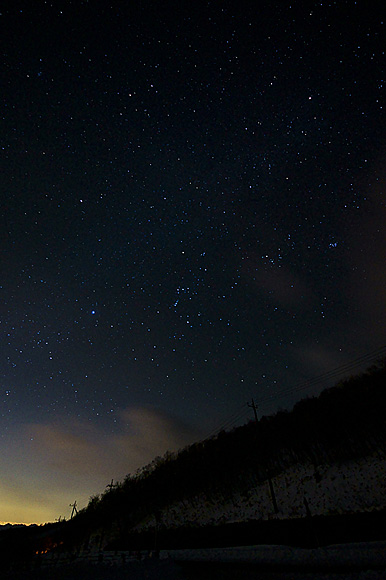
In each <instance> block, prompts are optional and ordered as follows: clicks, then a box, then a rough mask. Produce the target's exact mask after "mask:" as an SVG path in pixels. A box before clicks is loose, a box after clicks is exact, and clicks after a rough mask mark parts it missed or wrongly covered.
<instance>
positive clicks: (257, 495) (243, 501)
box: [136, 455, 386, 531]
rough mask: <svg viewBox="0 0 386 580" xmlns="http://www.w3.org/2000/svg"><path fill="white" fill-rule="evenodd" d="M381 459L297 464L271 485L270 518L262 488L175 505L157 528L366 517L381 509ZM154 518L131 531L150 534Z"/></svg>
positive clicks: (385, 485) (384, 490) (384, 469)
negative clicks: (347, 515)
mask: <svg viewBox="0 0 386 580" xmlns="http://www.w3.org/2000/svg"><path fill="white" fill-rule="evenodd" d="M385 473H386V458H385V457H380V456H376V455H371V456H368V457H365V458H361V459H357V460H353V461H347V462H344V463H335V464H332V465H318V466H317V467H315V466H313V465H304V464H297V465H294V466H291V467H290V468H288V469H286V470H285V471H283V472H282V473H281V474H280V475H278V476H276V477H274V478H273V479H272V485H273V488H274V491H275V496H276V502H277V506H278V510H279V511H278V513H277V514H274V509H273V503H272V497H271V493H270V488H269V485H268V482H263V483H261V484H260V485H258V486H256V487H254V488H251V489H248V490H245V491H244V492H243V493H240V492H238V493H234V494H233V497H232V498H230V499H229V500H227V501H224V499H223V498H222V497H221V498H220V497H219V498H213V497H211V498H208V497H206V496H205V495H204V494H202V495H200V496H196V497H194V498H190V499H189V500H186V501H184V502H176V503H175V504H172V505H170V506H168V507H167V508H165V509H164V510H163V511H162V513H161V518H160V520H161V522H162V526H164V527H166V528H176V527H179V526H182V525H188V524H191V525H195V526H204V525H217V524H223V523H231V522H243V521H248V520H251V519H252V520H254V519H262V520H267V519H271V518H272V517H275V518H281V519H283V518H294V517H302V516H305V515H306V511H305V509H306V508H305V503H304V500H305V499H306V501H307V504H308V506H309V509H310V512H311V514H312V515H333V514H342V513H352V512H367V511H372V510H379V509H381V508H383V507H386V480H385ZM154 526H155V520H154V518H149V519H148V520H147V521H144V522H142V523H141V524H140V525H138V526H137V527H136V529H137V530H138V531H139V530H145V529H148V528H153V527H154Z"/></svg>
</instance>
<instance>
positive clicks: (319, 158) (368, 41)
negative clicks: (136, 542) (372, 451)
mask: <svg viewBox="0 0 386 580" xmlns="http://www.w3.org/2000/svg"><path fill="white" fill-rule="evenodd" d="M124 4H125V3H112V4H110V3H108V2H97V1H95V2H81V1H79V2H69V1H66V2H63V3H57V2H55V3H52V6H51V4H50V3H45V2H39V1H37V2H33V3H31V2H25V3H23V2H17V1H16V2H12V3H11V2H8V3H6V4H5V8H3V10H2V15H1V17H0V24H1V25H2V32H1V37H2V39H3V43H2V65H3V66H2V70H3V81H2V92H1V101H2V186H3V187H2V191H3V193H2V204H1V211H2V215H3V224H2V227H1V246H0V250H1V332H2V334H1V341H2V342H1V344H2V348H1V350H2V362H1V369H0V370H1V405H2V406H1V409H2V412H1V422H2V429H1V431H2V433H3V436H2V440H3V444H2V445H3V446H4V455H3V459H2V461H3V463H4V466H5V467H6V469H7V470H8V472H11V473H13V474H14V475H13V479H14V482H16V484H17V483H19V484H20V485H21V488H20V489H21V491H20V494H19V496H17V497H16V498H15V500H14V505H15V506H16V505H18V506H20V505H21V503H22V504H23V506H24V507H23V509H25V510H27V507H26V505H27V503H28V502H26V501H25V487H23V485H22V484H21V483H20V481H21V479H22V477H25V474H22V473H19V468H16V467H15V465H14V463H15V461H16V460H15V457H19V455H20V457H19V459H20V461H23V458H25V454H24V455H23V453H22V451H21V450H22V449H27V448H28V450H29V451H28V453H29V457H33V458H34V459H35V465H40V463H39V461H40V462H41V466H40V467H39V468H37V467H36V469H35V471H36V476H35V479H36V481H35V484H34V485H35V487H36V489H38V488H39V487H40V488H41V486H44V485H46V486H48V487H50V488H51V489H53V487H55V485H56V483H55V485H54V483H53V482H52V481H51V483H48V482H49V481H50V479H49V478H50V474H51V473H52V471H50V470H53V469H54V467H53V466H56V467H55V469H56V470H58V469H59V471H60V470H61V472H63V473H66V475H67V476H68V478H69V480H68V484H66V485H67V489H69V493H70V494H75V493H78V494H80V495H82V494H83V495H84V496H86V495H87V493H88V491H89V495H90V494H91V493H92V492H95V491H100V489H99V490H98V488H97V489H95V487H96V486H98V485H99V486H102V488H103V485H102V483H103V482H104V478H107V480H109V478H110V479H111V477H113V476H114V477H123V476H124V475H125V474H126V473H127V472H129V471H131V469H133V468H136V467H138V466H139V465H141V461H142V462H143V463H146V462H147V461H149V460H150V459H151V458H152V456H154V455H155V454H157V453H163V452H164V451H165V450H166V447H168V446H169V447H173V446H174V447H176V448H178V446H181V445H183V444H185V443H186V442H188V441H192V440H194V439H195V438H201V437H204V436H206V435H207V434H208V433H209V432H211V431H212V430H215V429H216V428H217V427H219V426H220V425H221V424H222V423H223V422H225V421H227V420H228V419H229V418H230V417H233V415H234V414H237V413H240V421H241V422H243V420H246V419H247V418H248V416H251V415H252V414H251V409H248V407H246V406H245V403H246V402H247V401H250V400H251V398H252V397H253V398H254V399H255V401H257V402H259V401H261V405H260V412H261V413H271V412H274V411H276V410H277V409H278V408H279V407H284V408H288V407H290V406H291V405H292V404H293V403H294V402H295V401H296V400H298V399H299V398H300V397H301V396H305V395H312V394H314V393H317V392H319V390H320V389H321V388H322V386H328V385H329V384H331V380H330V381H324V382H323V383H320V382H317V383H316V384H314V383H309V384H307V383H305V381H310V380H311V381H312V379H314V378H315V377H318V376H320V375H322V374H324V373H328V372H329V371H332V370H333V369H335V368H338V367H341V366H342V365H345V364H347V363H350V361H353V360H355V359H357V358H358V357H361V356H363V355H365V354H366V353H369V352H373V351H374V350H375V349H378V348H380V347H382V346H383V345H384V344H385V336H384V326H385V322H386V317H385V291H384V288H385V282H386V280H385V273H384V263H385V255H384V253H385V242H386V239H385V238H386V235H385V223H386V222H385V218H386V212H385V193H384V186H385V179H384V159H385V151H386V147H385V109H384V108H383V106H384V100H385V99H384V80H385V54H384V37H385V27H384V23H383V18H384V14H383V15H382V14H381V13H377V11H376V10H374V9H372V10H371V13H370V11H369V9H368V8H366V3H365V2H349V1H347V2H345V1H344V2H339V3H338V5H335V3H317V2H310V3H308V5H307V7H306V6H305V5H304V4H303V3H297V5H295V4H296V3H294V4H291V3H289V2H280V3H278V5H273V4H272V3H268V2H266V3H264V2H262V3H259V5H257V4H256V3H254V2H251V3H250V4H249V6H247V7H244V6H243V8H242V9H241V8H240V7H239V6H238V3H236V2H227V1H226V2H202V3H200V2H198V3H194V5H192V4H191V3H189V4H188V3H186V4H184V3H168V2H166V3H165V2H145V1H143V2H140V3H136V4H137V6H136V7H134V8H128V7H127V6H125V5H124ZM127 4H129V3H127ZM300 4H301V7H300ZM330 4H331V5H330ZM348 370H351V367H349V369H348ZM343 374H344V372H343ZM334 378H335V375H334ZM332 382H334V381H332ZM299 385H301V386H304V387H305V388H304V389H302V390H301V391H300V390H299V389H297V390H296V389H295V390H294V392H290V393H289V394H288V393H287V395H286V396H281V395H280V392H281V391H283V390H290V391H291V389H292V387H298V386H299ZM307 385H308V386H307ZM135 425H136V426H137V427H135ZM136 429H137V431H136ZM143 429H145V431H146V429H147V431H146V432H147V435H144V433H143ZM134 431H135V433H137V435H135V436H133V433H134ZM138 433H140V435H138ZM71 436H72V437H76V443H74V441H73V440H72V439H71ZM130 437H132V439H130ZM146 437H148V439H146ZM165 437H166V439H165ZM144 439H146V441H148V443H146V445H145V446H144V448H143V449H142V448H141V441H142V443H143V441H144ZM34 441H39V445H38V444H36V448H34V447H33V445H34ZM71 441H72V443H71ZM96 441H104V442H105V444H104V445H102V447H104V451H103V453H107V452H106V449H109V451H108V454H109V459H108V460H106V461H104V463H103V462H102V463H103V468H102V467H100V469H99V470H98V469H97V468H96V467H95V461H96V460H95V458H96V457H97V456H98V451H97V450H96V449H94V447H93V445H95V442H96ZM10 442H12V446H11V449H12V451H10V450H9V449H10V447H9V445H10ZM43 442H44V445H45V446H46V447H47V445H48V442H51V448H50V449H49V450H48V451H47V448H46V447H44V445H43ZM91 442H92V443H91ZM123 442H124V443H125V445H123ZM27 443H28V445H27ZM14 446H16V447H17V450H15V449H14ZM31 446H32V447H31ZM124 446H126V447H125V449H127V448H130V449H131V450H132V451H130V453H132V455H130V457H129V456H126V455H125V453H123V452H122V448H123V447H124ZM43 447H44V449H45V451H46V457H51V455H50V453H51V454H52V461H51V459H50V460H48V459H47V461H45V460H44V457H43V455H42V453H43V452H42V448H43ZM91 447H92V449H91ZM74 449H75V451H74ZM76 449H81V450H82V451H81V452H80V451H79V453H80V455H76V453H77V452H76ZM141 449H142V452H141ZM5 450H7V451H5ZM71 450H73V453H75V455H76V457H77V458H78V459H76V458H74V457H75V456H73V455H72V451H71ZM99 450H100V447H99ZM86 452H87V453H86ZM18 453H19V455H18ZM39 453H40V455H39ZM141 453H142V454H141ZM82 454H83V455H82ZM86 456H88V457H89V458H90V457H93V462H94V463H93V466H94V467H93V468H92V470H94V471H95V473H94V471H92V470H91V471H92V473H91V474H90V477H89V478H88V479H87V477H86V475H85V473H83V474H82V475H80V473H81V469H80V467H81V466H82V465H83V464H84V461H86V460H85V457H86ZM79 457H80V459H79ZM114 457H115V458H116V462H115V463H114V461H113V462H112V463H111V461H110V460H111V458H114ZM36 458H38V459H36ZM54 458H55V460H54ZM60 458H62V462H61V460H60ZM77 461H78V463H79V466H80V467H79V473H78V472H76V474H75V475H74V474H73V477H70V475H69V474H70V473H72V471H71V470H72V468H73V466H74V465H75V464H77ZM90 461H91V460H90ZM58 466H59V467H58ZM77 478H78V479H77ZM79 478H80V479H79ZM55 481H56V480H55ZM106 483H107V482H106ZM16 484H15V485H16ZM71 486H72V487H71ZM55 489H56V488H55ZM0 491H1V490H0ZM7 493H8V492H7V491H6V490H3V491H2V495H3V496H4V498H6V499H7V502H8V504H9V501H10V500H9V497H8V496H7ZM52 493H53V492H52ZM23 494H24V495H23ZM59 496H60V494H59V493H58V497H59ZM58 497H56V496H55V497H54V496H53V497H52V498H51V499H50V500H49V502H48V504H49V506H50V507H49V508H48V507H47V510H48V511H46V512H44V514H43V512H41V513H40V512H39V513H40V515H36V516H34V515H28V516H27V515H25V516H22V515H21V513H22V512H21V511H20V510H19V511H16V508H13V509H14V513H17V514H18V515H15V516H14V517H13V516H12V515H7V517H5V516H4V518H5V519H7V518H8V519H12V520H14V521H16V520H20V519H23V520H24V521H26V520H28V518H30V520H31V521H36V520H37V519H39V518H42V520H44V519H50V518H53V517H56V516H57V515H58V514H56V516H55V514H54V510H55V509H56V510H58V509H61V508H60V507H58V506H59V505H61V503H60V500H59V499H58ZM22 498H24V499H22ZM69 499H71V501H72V500H73V498H72V495H71V497H70V498H69ZM4 501H5V500H4ZM31 501H32V500H31ZM33 501H34V502H35V503H36V502H37V500H36V498H35V499H34V500H33ZM23 502H24V503H23ZM50 502H51V503H50ZM11 503H12V502H11ZM38 503H39V502H38ZM62 503H63V500H62ZM12 505H13V504H12ZM34 505H35V504H34ZM64 505H66V500H65V501H64ZM20 509H21V508H20ZM31 509H32V508H31ZM63 509H65V508H63ZM27 512H28V514H35V513H38V512H36V510H35V511H32V512H29V511H28V510H27V511H25V513H26V514H27ZM23 513H24V512H23ZM48 514H49V515H48ZM4 518H3V516H1V514H0V520H1V519H4Z"/></svg>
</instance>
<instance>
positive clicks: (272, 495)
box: [247, 399, 279, 514]
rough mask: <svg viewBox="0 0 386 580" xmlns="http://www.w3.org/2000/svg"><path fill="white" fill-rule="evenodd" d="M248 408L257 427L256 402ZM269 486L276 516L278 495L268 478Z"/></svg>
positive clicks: (249, 404)
mask: <svg viewBox="0 0 386 580" xmlns="http://www.w3.org/2000/svg"><path fill="white" fill-rule="evenodd" d="M247 405H248V407H250V408H251V409H253V412H254V414H255V421H256V426H257V424H258V422H259V420H258V418H257V406H256V404H255V401H254V400H253V399H252V404H251V403H247ZM267 479H268V485H269V491H270V493H271V499H272V505H273V509H274V512H275V514H277V513H279V508H278V507H277V501H276V495H275V490H274V487H273V483H272V479H271V478H270V477H269V476H268V478H267Z"/></svg>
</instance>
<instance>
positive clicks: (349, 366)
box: [258, 346, 386, 405]
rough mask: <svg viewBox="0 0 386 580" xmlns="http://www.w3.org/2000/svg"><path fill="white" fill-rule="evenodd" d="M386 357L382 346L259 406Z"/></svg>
mask: <svg viewBox="0 0 386 580" xmlns="http://www.w3.org/2000/svg"><path fill="white" fill-rule="evenodd" d="M385 355H386V346H382V347H380V348H378V349H375V350H373V351H371V352H369V353H366V354H365V355H362V356H360V357H358V358H356V359H354V360H353V361H351V362H349V363H345V364H343V365H341V366H339V367H336V368H335V369H332V370H331V371H327V372H325V373H323V374H321V375H318V376H317V377H314V378H312V379H309V380H307V381H303V382H301V383H298V384H296V385H293V386H291V387H287V388H286V389H283V390H282V391H279V393H276V394H275V395H274V396H267V397H265V398H262V399H258V403H259V405H261V404H262V403H265V402H267V401H270V402H271V401H276V400H278V399H281V398H283V397H284V396H286V395H289V394H292V393H296V392H300V391H304V390H306V389H309V388H310V387H312V386H316V385H317V384H320V383H322V382H324V381H326V380H327V379H332V378H335V377H337V376H340V375H342V374H343V373H346V372H348V371H352V370H354V369H357V368H358V367H361V366H362V365H363V364H364V363H370V362H375V361H376V360H378V359H379V358H382V357H384V356H385Z"/></svg>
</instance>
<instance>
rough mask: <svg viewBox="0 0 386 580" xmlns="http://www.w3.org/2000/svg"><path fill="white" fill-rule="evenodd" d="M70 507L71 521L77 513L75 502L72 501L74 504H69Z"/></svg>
mask: <svg viewBox="0 0 386 580" xmlns="http://www.w3.org/2000/svg"><path fill="white" fill-rule="evenodd" d="M70 507H72V512H71V517H70V520H72V518H73V517H74V514H77V513H78V509H77V507H76V500H75V501H74V503H70Z"/></svg>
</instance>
